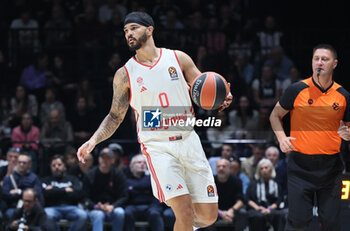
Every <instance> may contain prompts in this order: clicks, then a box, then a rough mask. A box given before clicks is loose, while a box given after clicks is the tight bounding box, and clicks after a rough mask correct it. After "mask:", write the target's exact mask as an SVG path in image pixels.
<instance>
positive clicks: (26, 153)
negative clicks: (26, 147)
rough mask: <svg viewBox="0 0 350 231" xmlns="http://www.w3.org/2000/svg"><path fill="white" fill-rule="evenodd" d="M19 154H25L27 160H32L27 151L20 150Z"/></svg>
mask: <svg viewBox="0 0 350 231" xmlns="http://www.w3.org/2000/svg"><path fill="white" fill-rule="evenodd" d="M19 156H26V157H28V158H29V161H30V162H32V156H31V155H30V154H29V152H25V151H21V152H20V153H19Z"/></svg>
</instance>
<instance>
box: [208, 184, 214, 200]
mask: <svg viewBox="0 0 350 231" xmlns="http://www.w3.org/2000/svg"><path fill="white" fill-rule="evenodd" d="M207 192H208V197H214V196H215V190H214V186H212V185H208V187H207Z"/></svg>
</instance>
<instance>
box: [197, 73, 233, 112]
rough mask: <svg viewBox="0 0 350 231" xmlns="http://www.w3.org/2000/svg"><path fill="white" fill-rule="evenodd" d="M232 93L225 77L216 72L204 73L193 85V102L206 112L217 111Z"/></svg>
mask: <svg viewBox="0 0 350 231" xmlns="http://www.w3.org/2000/svg"><path fill="white" fill-rule="evenodd" d="M229 92H230V89H229V86H228V84H227V82H226V80H225V78H224V77H222V76H221V75H219V74H218V73H215V72H204V73H202V74H200V75H199V76H197V77H196V78H195V79H194V81H193V83H192V84H191V97H192V100H193V102H194V103H195V104H196V105H197V106H198V107H201V108H203V109H204V110H216V109H218V108H219V107H220V106H221V104H222V103H223V102H224V100H225V98H226V96H227V95H228V93H229Z"/></svg>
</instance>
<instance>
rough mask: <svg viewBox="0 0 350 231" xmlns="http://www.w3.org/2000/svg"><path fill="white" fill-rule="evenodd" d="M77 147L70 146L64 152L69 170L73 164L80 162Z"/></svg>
mask: <svg viewBox="0 0 350 231" xmlns="http://www.w3.org/2000/svg"><path fill="white" fill-rule="evenodd" d="M78 162H79V161H78V158H77V149H76V148H73V147H68V148H67V149H66V151H65V153H64V163H65V165H66V167H67V170H70V169H71V168H72V167H73V166H75V165H77V164H78Z"/></svg>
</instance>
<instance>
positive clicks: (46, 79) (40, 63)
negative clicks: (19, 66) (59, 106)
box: [20, 53, 52, 115]
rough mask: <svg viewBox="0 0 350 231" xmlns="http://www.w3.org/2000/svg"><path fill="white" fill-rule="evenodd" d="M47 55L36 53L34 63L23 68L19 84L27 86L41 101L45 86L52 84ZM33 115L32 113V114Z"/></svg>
mask: <svg viewBox="0 0 350 231" xmlns="http://www.w3.org/2000/svg"><path fill="white" fill-rule="evenodd" d="M48 66H49V57H48V55H47V54H45V53H39V54H37V55H36V57H35V60H34V63H33V64H31V65H29V66H27V67H26V68H24V70H23V71H22V75H21V80H20V82H21V84H23V85H24V86H25V87H27V88H28V89H29V90H30V91H31V92H32V93H33V94H34V95H35V96H36V97H37V99H38V101H39V102H42V101H43V99H44V90H45V87H47V86H49V85H51V84H52V73H51V72H50V71H49V70H48ZM33 115H34V114H33Z"/></svg>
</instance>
